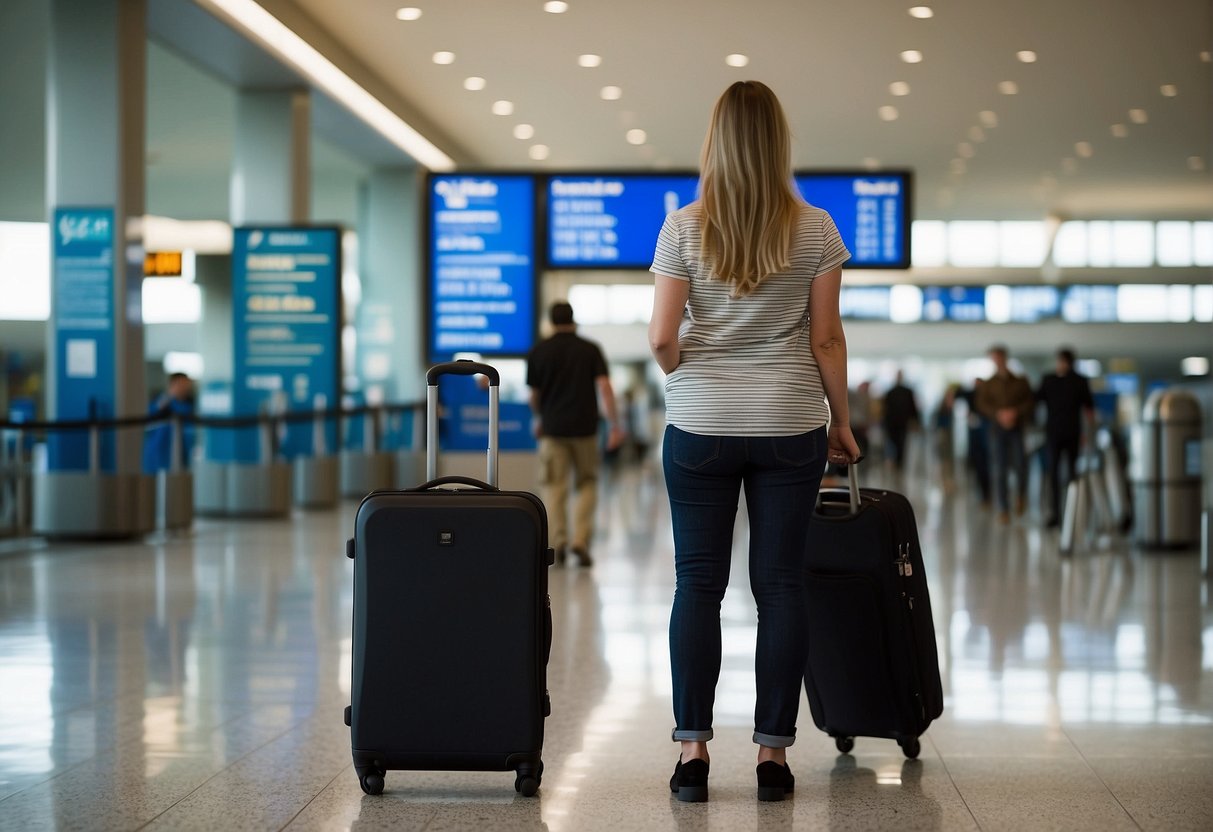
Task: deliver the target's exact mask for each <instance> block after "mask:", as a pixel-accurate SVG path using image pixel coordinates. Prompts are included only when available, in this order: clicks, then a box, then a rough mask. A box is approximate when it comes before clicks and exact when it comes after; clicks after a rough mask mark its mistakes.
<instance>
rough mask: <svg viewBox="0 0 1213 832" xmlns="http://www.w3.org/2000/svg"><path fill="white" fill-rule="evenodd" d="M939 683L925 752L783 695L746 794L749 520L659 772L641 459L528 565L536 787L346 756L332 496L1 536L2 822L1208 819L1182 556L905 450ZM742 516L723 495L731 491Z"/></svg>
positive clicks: (659, 641) (451, 825)
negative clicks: (544, 706)
mask: <svg viewBox="0 0 1213 832" xmlns="http://www.w3.org/2000/svg"><path fill="white" fill-rule="evenodd" d="M902 485H903V488H904V490H905V491H906V492H907V493H909V494H911V495H912V496H913V498H914V502H915V505H916V510H917V513H918V519H919V523H920V526H921V534H922V540H923V549H924V553H925V557H926V563H927V569H928V572H929V577H930V586H931V592H932V601H933V605H934V613H935V624H936V629H937V634H938V639H939V644H940V653H941V660H942V672H943V680H944V689H945V692H946V695H947V705H946V710H945V713H944V716H943V717H942V719H940V720H939V721H938V722H936V723H935V724H934V725H932V726H931V728H930V730H929V731H928V732H927V734H926V735H925V737H924V740H923V745H922V754H921V758H920V759H919V760H917V761H907V760H905V759H904V758H903V756H902V754H901V752H900V750H899V749H898V748H897V746H896V744H895V743H893V742H891V741H886V740H875V739H863V738H860V739H859V740H858V741H857V742H856V745H855V749H854V752H853V753H852V754H847V755H840V754H838V753H837V752H836V751H835V749H834V745H833V742H832V741H831V740H829V739H828V738H827V737H826V736H825V735H824V734H821V733H820V732H818V731H816V730H815V729H814V727H813V725H812V720H811V718H810V716H809V714H808V707H807V704H805V705H802V709H801V718H800V726H799V728H800V730H799V738H798V742H797V743H796V745H795V747H794V748H792V749H791V750H790V754H789V761H790V763H791V766H792V768H793V771H794V773H795V774H796V777H797V789H796V793H795V796H794V798H793V799H791V800H789V801H786V802H784V803H758V802H756V800H755V786H754V759H753V758H754V755H755V746H753V745H752V744H751V738H750V734H751V731H752V724H751V713H752V707H753V670H752V664H753V658H752V657H753V649H754V633H755V612H754V607H753V603H752V600H751V597H750V595H749V591H748V587H747V585H746V580H745V571H746V565H745V564H746V562H745V557H744V547H745V539H746V530H745V525H744V522H739V523H738V528H737V532H736V538H735V539H736V553H737V555H736V558H735V562H734V568H733V579H732V587H731V588H730V590H729V593H728V595H727V596H726V599H725V603H724V607H723V610H722V619H723V628H724V634H723V635H724V638H723V644H724V666H723V672H722V676H721V681H720V687H719V690H718V696H717V708H716V726H715V727H716V739H715V740H714V742H713V743H712V744H711V752H712V755H713V756H712V775H711V802H709V803H707V804H684V803H679V802H677V801H676V800H673V799H672V798H671V795H670V793H669V791H668V788H667V780H668V777H669V774H670V771H671V769H672V767H673V764H674V761H675V759H676V755H677V746H675V745H674V744H672V743H671V742H670V741H669V735H670V734H669V732H670V728H671V715H670V704H669V688H670V675H669V673H670V671H669V664H668V651H667V646H666V644H667V642H666V625H667V621H668V615H669V605H670V600H671V594H672V587H673V569H672V544H671V536H670V525H669V513H668V507H667V503H666V499H665V493H664V488H663V486H662V483H661V481H660V479H659V472H658V471H656V470H653V469H652V468H651V467H650V468H646V469H643V470H642V469H635V468H634V469H622V470H620V471H618V472H615V473H614V474H613V475H611V477H610V482H609V483H608V487H607V488H606V489H605V490H604V492H603V493H604V498H603V499H602V501H601V504H600V517H599V519H600V524H601V530H600V535H599V539H598V541H597V544H596V549H595V556H596V558H597V563H596V564H595V565H594V567H593V568H592V569H588V570H587V569H579V568H568V567H565V568H561V567H557V568H554V569H553V570H552V574H551V594H552V604H553V610H554V615H555V644H554V648H553V653H552V659H551V664H550V668H549V684H550V687H551V691H552V698H553V702H554V711H553V714H552V717H551V718H550V719H549V720H548V724H547V738H546V742H545V746H544V758H545V763H546V774H545V777H544V782H543V786H542V789H541V790H540V793H539V796H538V797H536V798H530V799H528V798H524V797H520V796H518V795H516V794H515V792H514V790H513V788H511V786H512V775H511V774H509V773H500V774H492V773H468V774H464V773H415V772H390V773H389V774H388V777H387V791H386V793H385V794H383V795H382V796H377V797H372V796H366V795H364V794H363V793H362V792H361V791H360V790H359V786H358V780H357V778H356V777H355V775H354V771H353V768H352V766H351V762H350V750H349V748H350V747H349V733H348V731H349V729H347V728H346V727H345V726H344V724H343V721H342V709H343V707H344V706H345V705H346V704H347V703H348V701H349V699H348V697H349V675H350V620H351V574H352V569H351V562H350V561H349V560H347V559H346V558H345V557H344V555H343V544H344V541H345V538H346V537H347V536H348V535H349V533H350V528H351V522H352V516H353V506H352V505H349V504H347V505H344V506H342V507H341V508H340V509H339V510H336V511H332V512H320V513H310V514H297V515H296V516H295V518H294V520H293V521H292V522H289V523H287V522H281V521H265V522H260V521H244V522H230V521H225V522H214V521H210V522H208V521H200V522H199V523H198V524H197V526H196V528H195V530H194V531H193V533H191V534H188V535H185V536H179V537H171V538H165V539H159V540H158V539H154V538H153V539H150V540H148V541H147V542H138V543H122V544H112V545H104V546H96V545H87V546H86V545H67V544H59V545H57V544H37V545H33V544H29V543H25V544H21V543H14V542H10V543H8V544H4V545H5V546H6V547H7V548H4V549H0V591H2V592H3V596H2V597H0V667H2V668H3V671H2V673H0V703H2V705H0V828H3V829H13V830H17V829H20V830H35V829H140V828H152V829H208V830H210V829H225V830H226V829H257V830H261V829H284V828H285V829H291V830H304V829H318V830H329V829H377V828H392V829H425V830H440V829H471V828H475V829H548V830H552V832H556V831H557V830H583V829H611V830H626V829H678V830H691V829H718V830H720V829H728V830H737V829H791V828H799V829H815V828H831V829H898V830H904V829H1008V830H1011V829H1014V830H1022V829H1067V830H1082V829H1091V830H1115V829H1158V830H1164V829H1165V830H1176V829H1192V830H1198V829H1209V828H1213V791H1210V789H1209V784H1210V783H1211V782H1213V641H1211V639H1213V613H1211V607H1210V603H1209V583H1208V580H1207V578H1206V577H1204V576H1202V574H1201V565H1200V562H1199V558H1198V557H1197V556H1195V555H1193V554H1185V553H1171V554H1146V553H1140V552H1134V551H1131V550H1130V549H1129V548H1128V546H1127V545H1126V544H1123V543H1120V542H1112V543H1111V544H1110V545H1108V546H1107V547H1105V548H1102V549H1098V550H1096V551H1089V552H1083V553H1077V554H1075V555H1073V556H1070V557H1066V556H1062V555H1060V554H1059V552H1058V549H1057V542H1056V535H1055V534H1054V533H1052V532H1048V531H1046V530H1044V529H1043V528H1042V527H1041V526H1040V524H1039V522H1037V520H1035V519H1033V518H1032V517H1027V518H1024V519H1022V520H1019V521H1016V522H1015V523H1013V524H1012V525H1011V526H1000V525H998V524H996V523H995V522H994V518H993V517H991V516H989V515H987V514H986V513H983V512H982V511H981V510H980V509H979V508H978V507H977V505H976V503H975V502H974V501H972V500H971V499H970V498H968V497H966V496H965V492H964V489H963V488H961V489H959V490H956V491H953V492H951V493H945V492H944V490H943V489H942V488H940V487H938V486H932V485H929V484H928V483H927V482H926V481H925V480H924V479H921V478H919V477H917V476H910V477H909V478H908V480H907V481H906V482H904V483H903V484H902ZM742 516H744V515H742Z"/></svg>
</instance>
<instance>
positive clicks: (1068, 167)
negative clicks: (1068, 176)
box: [1061, 156, 1078, 173]
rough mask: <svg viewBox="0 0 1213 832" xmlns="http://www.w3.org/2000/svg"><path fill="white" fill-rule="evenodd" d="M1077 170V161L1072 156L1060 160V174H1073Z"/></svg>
mask: <svg viewBox="0 0 1213 832" xmlns="http://www.w3.org/2000/svg"><path fill="white" fill-rule="evenodd" d="M1077 170H1078V161H1077V160H1076V159H1074V157H1072V156H1067V157H1066V158H1064V159H1062V160H1061V171H1062V173H1074V172H1075V171H1077Z"/></svg>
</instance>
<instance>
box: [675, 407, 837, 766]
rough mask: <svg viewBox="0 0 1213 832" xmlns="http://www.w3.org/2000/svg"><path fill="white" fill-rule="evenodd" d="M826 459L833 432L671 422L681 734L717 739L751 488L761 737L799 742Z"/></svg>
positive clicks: (776, 743) (773, 742) (776, 742)
mask: <svg viewBox="0 0 1213 832" xmlns="http://www.w3.org/2000/svg"><path fill="white" fill-rule="evenodd" d="M825 461H826V429H825V428H818V429H817V430H814V431H811V432H809V433H803V434H799V435H797V436H760V437H754V436H750V437H745V436H701V435H697V434H693V433H687V432H685V431H682V430H679V429H678V428H676V427H673V426H672V425H671V426H670V427H668V428H666V434H665V451H664V464H665V479H666V488H667V489H668V490H669V493H670V514H671V517H672V520H673V526H674V564H675V570H676V572H677V587H676V589H675V592H674V610H673V612H672V613H671V615H670V664H671V666H672V670H673V682H674V720H675V724H676V727H675V728H674V735H673V739H674V740H675V741H699V742H706V741H707V740H710V739H711V738H712V706H713V704H714V702H715V699H716V682H717V680H718V679H719V677H720V601H721V599H722V598H723V597H724V591H725V587H726V586H727V585H728V582H729V563H730V561H731V559H732V557H731V556H732V550H733V521H734V518H735V517H736V516H737V501H738V494H739V493H740V490H741V488H742V486H743V485H744V486H745V494H746V506H747V507H748V510H749V516H750V588H751V590H752V591H753V593H754V599H755V600H756V601H757V602H758V647H757V651H756V654H755V657H754V673H755V682H756V686H757V689H758V699H757V701H756V703H755V706H754V742H757V743H760V744H762V745H766V746H769V747H772V748H782V747H786V746H789V745H791V744H792V742H793V741H794V740H795V738H796V714H797V711H798V709H799V707H800V688H801V685H802V684H803V682H804V666H805V659H806V656H807V651H808V646H807V632H806V630H807V627H808V618H807V611H806V609H805V591H804V582H805V569H806V563H805V561H806V557H807V555H808V547H809V518H810V516H811V515H812V513H813V504H814V503H815V502H816V501H817V489H818V487H819V486H820V485H821V475H822V472H823V470H824V468H825Z"/></svg>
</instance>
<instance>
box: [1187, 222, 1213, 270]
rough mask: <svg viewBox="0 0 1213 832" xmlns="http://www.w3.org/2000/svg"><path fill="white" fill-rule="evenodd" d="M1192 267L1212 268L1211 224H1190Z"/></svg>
mask: <svg viewBox="0 0 1213 832" xmlns="http://www.w3.org/2000/svg"><path fill="white" fill-rule="evenodd" d="M1192 265H1194V266H1213V222H1194V223H1192Z"/></svg>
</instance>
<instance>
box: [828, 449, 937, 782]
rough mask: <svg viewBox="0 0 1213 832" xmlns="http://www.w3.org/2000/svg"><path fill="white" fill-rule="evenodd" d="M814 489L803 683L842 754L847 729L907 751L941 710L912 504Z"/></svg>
mask: <svg viewBox="0 0 1213 832" xmlns="http://www.w3.org/2000/svg"><path fill="white" fill-rule="evenodd" d="M848 477H849V479H850V488H849V489H841V488H837V489H830V488H823V489H822V490H821V495H820V499H819V500H818V505H817V508H816V510H815V511H814V513H813V519H812V534H811V536H810V538H809V540H810V544H809V545H810V551H809V569H808V575H807V580H806V588H807V592H808V607H809V657H808V663H807V665H806V669H805V692H806V693H807V694H808V698H809V707H810V709H811V710H812V712H813V722H814V723H816V725H817V727H818V728H820V729H821V730H823V731H825V732H826V733H827V734H829V735H830V736H831V737H833V738H834V742H835V745H837V747H838V750H839V751H841V752H843V753H844V754H845V753H847V752H849V751H850V750H851V749H852V748H853V747H854V745H855V737H857V736H864V737H885V738H888V739H893V740H897V742H898V744H899V745H900V746H901V748H902V751H904V752H905V755H906V756H907V757H909V758H911V759H912V758H915V757H917V756H918V752H919V750H920V747H919V740H918V738H919V736H920V735H921V734H922V733H923V732H924V731H925V730H926V729H927V726H928V725H930V724H931V721H932V720H933V719H936V718H937V717H938V716H939V715H940V714H941V713H942V712H943V686H942V684H941V682H940V678H939V654H938V651H937V648H936V645H935V627H934V624H933V622H932V619H931V599H930V596H929V594H928V592H927V578H926V570H925V569H923V563H922V549H921V547H920V545H919V541H918V526H917V524H916V523H915V521H914V510H913V508H912V507H911V506H910V503H909V501H908V500H907V499H906V498H905V497H904V496H903V495H901V494H897V493H895V492H892V491H884V490H881V489H873V488H864V489H860V488H859V483H858V480H857V475H856V472H855V466H854V465H851V466H850V467H849V470H848Z"/></svg>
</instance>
